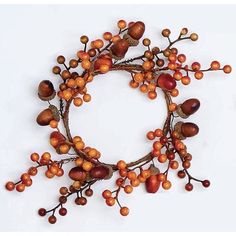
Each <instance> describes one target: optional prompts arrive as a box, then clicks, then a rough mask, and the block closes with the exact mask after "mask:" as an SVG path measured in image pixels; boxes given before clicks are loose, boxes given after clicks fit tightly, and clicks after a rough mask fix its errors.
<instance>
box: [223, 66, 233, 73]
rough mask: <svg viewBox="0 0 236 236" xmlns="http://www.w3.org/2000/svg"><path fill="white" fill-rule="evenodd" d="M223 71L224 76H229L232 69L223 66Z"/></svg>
mask: <svg viewBox="0 0 236 236" xmlns="http://www.w3.org/2000/svg"><path fill="white" fill-rule="evenodd" d="M223 71H224V72H225V73H226V74H229V73H230V72H231V71H232V68H231V66H230V65H225V66H224V67H223Z"/></svg>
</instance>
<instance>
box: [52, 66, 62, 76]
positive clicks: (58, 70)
mask: <svg viewBox="0 0 236 236" xmlns="http://www.w3.org/2000/svg"><path fill="white" fill-rule="evenodd" d="M52 73H53V74H55V75H58V74H60V73H61V68H60V67H59V66H54V67H53V68H52Z"/></svg>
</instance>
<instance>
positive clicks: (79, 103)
mask: <svg viewBox="0 0 236 236" xmlns="http://www.w3.org/2000/svg"><path fill="white" fill-rule="evenodd" d="M73 103H74V105H75V106H76V107H79V106H81V105H82V104H83V100H82V99H81V98H78V97H77V98H74V100H73Z"/></svg>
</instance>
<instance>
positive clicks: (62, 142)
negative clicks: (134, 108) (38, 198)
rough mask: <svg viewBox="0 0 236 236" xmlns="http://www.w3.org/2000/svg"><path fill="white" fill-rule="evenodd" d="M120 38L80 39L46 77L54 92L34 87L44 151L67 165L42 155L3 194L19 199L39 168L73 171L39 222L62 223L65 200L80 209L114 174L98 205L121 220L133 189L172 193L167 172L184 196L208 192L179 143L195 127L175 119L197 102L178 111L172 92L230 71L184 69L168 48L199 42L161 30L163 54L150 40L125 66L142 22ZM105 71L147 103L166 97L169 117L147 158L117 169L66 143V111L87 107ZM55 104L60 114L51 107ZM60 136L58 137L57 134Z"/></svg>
mask: <svg viewBox="0 0 236 236" xmlns="http://www.w3.org/2000/svg"><path fill="white" fill-rule="evenodd" d="M117 26H118V32H117V33H115V34H113V33H111V32H105V33H104V34H103V38H102V39H95V40H92V41H91V42H90V43H89V38H88V37H87V36H85V35H83V36H81V38H80V41H81V43H82V44H83V46H82V49H81V50H79V51H78V52H77V53H76V57H75V58H72V59H70V60H69V61H68V62H67V61H66V59H65V57H64V56H63V55H60V56H58V57H57V63H58V65H56V66H54V67H53V69H52V72H53V74H54V75H58V77H59V80H58V81H61V82H60V83H58V85H57V86H58V90H55V88H54V85H53V83H52V82H51V81H49V80H43V81H42V82H41V83H40V84H39V86H38V96H39V98H40V99H41V100H42V101H46V102H47V107H46V108H45V109H44V110H43V111H42V112H40V114H39V115H38V117H37V119H36V121H37V123H38V124H39V125H40V126H50V127H51V128H52V130H53V131H52V132H51V133H50V136H49V142H50V145H51V146H52V147H53V148H54V149H55V152H56V153H57V154H58V155H63V156H64V155H66V157H65V158H61V159H59V160H52V158H51V154H50V153H48V152H45V153H43V154H42V155H41V157H40V155H39V154H37V153H33V154H32V155H31V156H30V158H31V160H32V161H33V162H34V163H35V165H34V166H32V167H30V169H29V170H28V171H27V172H25V173H23V174H22V175H21V177H20V180H19V181H16V182H8V183H7V184H6V189H7V190H9V191H12V190H14V189H16V190H17V191H18V192H23V191H24V190H25V187H29V186H31V184H32V177H33V176H35V175H36V174H37V172H38V169H39V168H40V167H44V168H45V176H46V177H47V178H49V179H50V178H53V177H54V176H58V177H60V176H63V175H64V169H63V167H64V165H65V164H67V163H70V162H72V163H74V167H73V168H72V169H71V170H70V171H69V173H68V177H69V178H70V180H71V184H70V185H69V186H68V187H61V188H60V190H59V193H60V196H59V200H58V201H59V203H58V204H57V205H56V206H55V207H53V208H51V209H49V210H46V209H45V208H40V209H39V211H38V214H39V215H40V216H46V215H48V221H49V223H51V224H54V223H56V221H57V217H56V213H57V212H58V214H59V215H61V216H65V215H66V214H67V209H66V207H65V204H66V202H67V199H68V198H69V197H70V196H75V200H74V201H75V204H76V205H81V206H84V205H86V204H87V197H90V196H92V195H93V190H92V188H93V186H94V184H95V183H98V181H99V180H100V181H101V180H108V179H110V178H112V177H113V175H114V173H115V172H117V173H118V177H117V179H116V181H115V184H116V188H115V190H113V191H112V190H109V189H105V190H104V191H103V192H102V197H103V198H104V199H105V203H106V205H108V206H114V205H118V206H119V209H120V214H121V215H122V216H127V215H128V214H129V208H128V207H126V206H123V205H122V204H121V203H120V194H121V193H122V192H123V193H125V194H131V193H132V192H133V190H134V189H135V188H136V187H139V186H141V185H142V184H144V185H145V189H146V191H147V192H148V193H156V192H157V191H160V187H162V188H163V189H164V190H169V189H170V188H171V186H172V183H171V180H170V179H169V175H168V174H169V172H170V171H171V170H173V171H176V173H177V176H178V177H179V178H181V179H184V178H187V182H186V184H185V189H186V190H187V191H192V190H193V181H195V182H199V183H201V184H202V185H203V187H206V188H207V187H209V186H210V181H209V180H200V179H197V178H195V177H193V176H192V175H191V174H190V172H189V168H190V166H191V160H192V155H191V154H190V153H189V152H188V150H187V147H186V145H185V143H184V140H185V139H186V138H191V137H193V136H195V135H197V134H198V132H199V127H198V126H197V125H196V124H194V123H192V122H184V121H178V122H176V118H182V119H187V118H189V117H190V116H191V115H193V114H194V113H195V112H196V111H197V110H198V109H199V107H200V101H199V100H198V99H196V98H190V99H187V100H186V101H184V102H183V103H181V104H176V103H175V102H174V101H173V100H172V99H173V98H174V97H177V96H179V90H178V88H177V87H178V85H179V83H182V84H183V85H189V84H190V83H191V78H192V77H194V78H195V79H197V80H200V79H202V78H203V76H204V73H205V72H209V71H217V70H221V71H223V72H224V73H227V74H228V73H230V72H231V70H232V69H231V67H230V66H229V65H224V66H221V65H220V63H219V62H218V61H212V62H211V63H210V65H209V67H207V68H206V69H202V67H201V64H200V63H199V62H193V63H192V64H191V65H188V64H187V63H186V55H185V54H182V53H179V51H178V49H177V48H176V47H174V45H175V44H176V43H178V42H180V41H183V40H191V41H197V39H198V35H197V34H196V33H191V34H189V33H188V29H187V28H183V29H182V30H181V31H180V33H179V36H178V37H177V38H176V39H175V40H172V39H171V38H170V36H171V31H170V30H169V29H164V30H162V36H163V37H164V38H166V39H167V41H168V45H167V46H166V47H165V48H164V49H160V48H159V47H157V46H152V45H151V44H152V43H151V40H150V39H149V38H144V39H143V40H142V44H143V46H144V51H143V53H142V54H141V55H138V56H136V57H134V58H130V59H125V56H126V54H127V52H128V51H129V50H131V49H132V48H135V47H136V46H138V45H139V43H140V40H141V38H142V37H143V34H144V32H145V24H144V23H143V22H141V21H137V22H130V23H128V24H127V23H126V22H125V21H124V20H120V21H119V22H118V24H117ZM110 71H126V72H127V73H128V74H129V75H130V78H131V80H130V82H129V85H130V87H131V88H139V90H140V91H141V92H142V93H143V94H146V96H147V97H148V98H149V99H151V100H153V99H156V98H157V96H158V93H159V92H162V93H163V94H164V97H165V100H166V107H167V116H166V120H165V123H164V125H163V128H157V129H154V130H152V131H149V132H148V133H147V134H146V137H147V139H148V140H150V141H152V142H153V143H152V147H151V148H150V152H149V153H148V154H147V155H145V156H144V157H142V158H140V159H138V160H136V161H133V162H130V163H127V162H126V161H125V160H119V161H118V162H117V163H115V164H111V163H104V162H101V161H100V159H101V157H102V155H101V153H100V151H98V150H97V149H96V148H95V147H91V146H89V145H87V144H86V143H85V141H84V140H83V139H82V137H80V136H78V135H72V133H71V129H70V124H69V113H70V108H71V106H72V105H74V106H75V107H80V106H82V105H85V103H88V102H90V101H91V99H92V97H91V95H90V94H89V93H88V88H87V85H88V84H89V83H91V82H92V81H93V80H94V78H95V77H96V76H98V75H102V74H105V73H108V72H110ZM55 98H57V99H58V100H59V106H56V105H55V104H52V100H53V99H55ZM62 127H63V128H64V130H65V131H64V132H63V131H62Z"/></svg>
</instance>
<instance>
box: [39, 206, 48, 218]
mask: <svg viewBox="0 0 236 236" xmlns="http://www.w3.org/2000/svg"><path fill="white" fill-rule="evenodd" d="M38 214H39V215H40V216H45V215H46V214H47V211H46V209H44V208H40V209H39V210H38Z"/></svg>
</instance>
